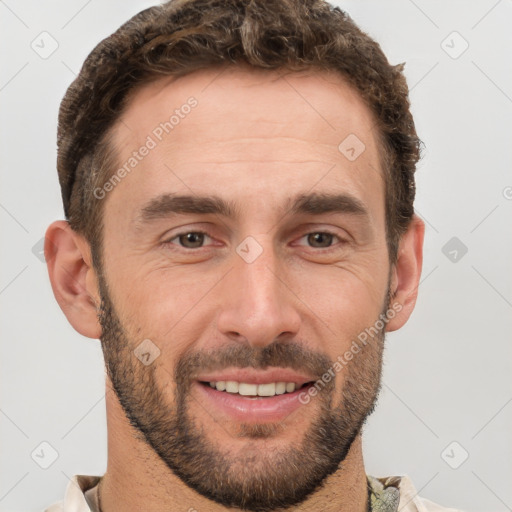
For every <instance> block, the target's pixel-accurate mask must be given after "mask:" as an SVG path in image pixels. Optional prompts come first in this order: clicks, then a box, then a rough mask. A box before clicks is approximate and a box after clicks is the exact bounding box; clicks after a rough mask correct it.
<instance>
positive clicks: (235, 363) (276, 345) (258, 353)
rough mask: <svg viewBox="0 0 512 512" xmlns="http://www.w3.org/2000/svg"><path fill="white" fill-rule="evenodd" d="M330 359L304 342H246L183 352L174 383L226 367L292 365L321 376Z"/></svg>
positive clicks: (290, 366)
mask: <svg viewBox="0 0 512 512" xmlns="http://www.w3.org/2000/svg"><path fill="white" fill-rule="evenodd" d="M333 363H334V362H333V361H332V360H331V359H330V358H329V357H328V356H327V355H325V354H323V353H320V352H317V351H313V350H311V349H309V348H308V347H307V346H306V345H305V344H304V343H297V342H293V343H290V342H285V341H273V342H272V343H271V344H269V345H266V346H265V347H263V348H259V347H251V346H249V345H242V344H236V345H227V346H224V347H220V348H216V349H215V350H214V349H210V350H203V351H196V352H186V353H184V354H183V356H182V357H180V359H179V361H178V363H177V364H176V367H175V370H174V379H175V381H176V382H177V383H181V384H185V383H187V382H191V381H192V380H194V379H195V378H197V377H198V376H199V375H200V374H201V373H209V372H214V371H221V370H224V369H226V368H229V367H236V368H254V369H257V370H266V369H267V368H271V367H279V368H291V369H293V370H295V371H298V372H303V373H306V374H307V375H312V376H314V377H315V379H320V378H321V377H322V375H323V374H324V373H325V372H326V371H328V369H329V368H331V367H332V365H333Z"/></svg>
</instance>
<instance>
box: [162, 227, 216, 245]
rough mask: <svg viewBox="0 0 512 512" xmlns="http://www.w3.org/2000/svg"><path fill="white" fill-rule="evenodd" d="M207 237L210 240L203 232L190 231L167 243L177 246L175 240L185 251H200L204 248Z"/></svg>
mask: <svg viewBox="0 0 512 512" xmlns="http://www.w3.org/2000/svg"><path fill="white" fill-rule="evenodd" d="M205 237H208V238H209V236H208V235H207V234H206V233H203V232H202V231H188V232H186V233H180V234H178V235H176V236H175V237H174V238H172V239H171V240H169V241H168V242H166V243H168V244H172V245H175V243H174V240H178V245H179V246H181V247H183V248H185V249H199V248H201V247H202V246H203V244H204V241H205Z"/></svg>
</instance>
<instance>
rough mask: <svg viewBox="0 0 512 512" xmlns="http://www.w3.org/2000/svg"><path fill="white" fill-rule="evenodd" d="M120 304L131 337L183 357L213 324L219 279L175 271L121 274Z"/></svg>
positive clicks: (119, 279)
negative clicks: (213, 296)
mask: <svg viewBox="0 0 512 512" xmlns="http://www.w3.org/2000/svg"><path fill="white" fill-rule="evenodd" d="M117 277H118V282H119V283H125V284H124V286H123V285H122V284H121V286H119V287H118V290H121V289H122V290H123V291H122V295H121V294H119V293H118V297H117V301H118V302H116V304H117V303H119V304H121V305H122V311H123V318H124V319H125V322H126V323H125V325H126V328H127V329H129V332H130V334H131V335H133V336H135V337H137V338H141V339H145V338H149V339H151V340H153V341H154V342H155V343H156V344H157V345H158V346H159V348H160V349H161V351H162V352H163V351H164V350H165V351H168V350H172V352H173V353H180V352H181V351H182V350H185V348H186V347H187V346H188V344H189V342H190V340H197V339H199V337H200V336H199V335H200V334H201V333H202V334H203V335H204V331H205V329H206V328H207V327H208V326H209V325H210V324H211V322H210V320H211V318H210V317H209V316H208V304H209V303H210V305H211V296H210V297H209V292H211V291H212V290H213V288H214V287H215V283H216V282H217V281H218V279H219V276H218V273H216V274H215V275H212V274H208V275H201V277H200V278H198V272H197V269H196V270H193V271H192V270H191V272H176V271H174V272H173V269H166V270H159V271H157V270H155V271H151V272H149V273H147V274H144V273H143V272H142V271H140V272H138V273H135V272H132V273H127V272H124V273H123V274H119V275H118V276H117Z"/></svg>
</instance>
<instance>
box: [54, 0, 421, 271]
mask: <svg viewBox="0 0 512 512" xmlns="http://www.w3.org/2000/svg"><path fill="white" fill-rule="evenodd" d="M237 64H239V65H240V64H248V65H249V66H252V67H254V68H262V69H267V70H274V69H287V70H291V71H294V70H297V71H301V70H307V69H311V68H315V69H321V70H322V69H324V70H327V71H333V70H334V71H336V72H338V73H339V74H341V75H342V76H343V77H344V78H345V79H346V80H347V81H348V82H349V83H350V84H351V85H352V87H354V88H355V90H357V91H358V93H359V95H360V96H361V98H362V99H363V100H364V102H365V104H366V105H367V106H368V108H369V109H370V111H371V112H372V113H373V115H374V117H375V119H376V122H377V125H376V126H377V131H378V134H379V137H378V138H379V145H380V148H381V155H380V157H381V165H382V167H383V172H384V177H385V208H386V240H387V246H388V253H389V257H390V261H391V262H392V263H394V262H395V261H396V258H397V252H398V246H399V242H400V238H401V236H402V235H403V233H404V232H405V231H406V229H407V227H408V225H409V223H410V221H411V219H412V216H413V214H414V208H413V202H414V196H415V180H414V172H415V168H416V163H417V162H418V160H419V158H420V147H421V141H420V140H419V139H418V137H417V135H416V130H415V126H414V121H413V118H412V115H411V112H410V103H409V99H408V93H409V91H408V87H407V83H406V79H405V77H404V75H403V67H404V64H398V65H391V64H389V62H388V60H387V58H386V56H385V55H384V53H383V52H382V50H381V48H380V46H379V44H378V43H376V42H375V41H374V40H373V39H371V38H370V37H369V36H368V35H367V34H366V33H364V32H363V31H362V30H361V29H359V28H358V27H357V25H356V24H355V23H354V22H353V21H352V19H351V18H350V17H349V16H348V15H347V14H346V13H345V12H343V11H342V10H340V9H339V8H338V7H333V6H332V5H330V4H329V3H327V2H325V1H323V0H171V1H169V2H167V3H165V4H163V5H158V6H154V7H151V8H149V9H145V10H143V11H141V12H140V13H138V14H136V15H135V16H134V17H133V18H131V19H130V20H129V21H127V22H126V23H124V24H123V25H122V26H121V27H120V28H119V29H118V30H117V31H116V32H114V33H113V34H112V35H110V36H109V37H107V38H106V39H104V40H103V41H101V42H100V43H99V44H98V45H97V46H96V47H95V48H94V50H93V51H92V52H91V53H90V54H89V56H88V57H87V59H86V60H85V62H84V64H83V67H82V69H81V71H80V74H79V75H78V77H77V78H76V79H75V80H74V82H73V83H72V84H71V85H70V87H69V88H68V90H67V92H66V94H65V96H64V98H63V100H62V103H61V106H60V111H59V123H58V138H57V146H58V156H57V167H58V173H59V181H60V186H61V191H62V200H63V204H64V213H65V216H66V219H67V220H68V222H69V223H70V226H71V227H72V228H73V229H74V230H75V231H77V232H79V233H81V234H83V235H84V236H85V237H86V239H87V240H88V241H89V243H90V244H91V246H92V248H93V255H94V253H95V252H96V253H97V250H98V247H100V246H101V241H102V225H103V224H102V208H101V207H102V201H100V200H99V199H98V198H96V197H95V195H94V193H93V191H94V189H95V188H96V187H97V186H101V183H104V182H105V181H106V180H107V179H108V178H109V176H110V175H111V174H112V173H113V172H114V171H115V157H116V155H115V152H114V151H113V149H112V145H111V143H110V136H109V135H110V129H111V128H112V127H113V126H114V124H115V123H116V121H117V120H118V119H119V117H120V115H121V114H122V112H123V110H124V109H125V108H126V106H127V103H128V100H129V98H130V93H133V91H134V90H136V89H137V88H138V87H140V86H141V85H144V84H147V83H149V82H151V81H153V80H155V79H157V78H159V77H161V76H166V75H167V76H175V77H178V76H183V75H186V74H189V73H192V72H194V71H196V70H200V69H206V68H214V67H220V66H225V65H237ZM94 249H96V251H94ZM95 264H98V265H99V261H98V257H96V259H95Z"/></svg>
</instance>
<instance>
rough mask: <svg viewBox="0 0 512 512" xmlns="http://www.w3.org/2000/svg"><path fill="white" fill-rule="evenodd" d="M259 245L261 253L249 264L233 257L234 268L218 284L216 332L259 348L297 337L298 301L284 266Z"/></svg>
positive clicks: (265, 248)
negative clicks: (219, 303)
mask: <svg viewBox="0 0 512 512" xmlns="http://www.w3.org/2000/svg"><path fill="white" fill-rule="evenodd" d="M260 245H261V246H262V248H263V251H262V253H261V254H260V255H259V256H258V257H257V258H256V259H255V260H254V261H252V262H250V263H249V262H248V261H245V260H244V259H243V258H242V257H240V256H239V255H238V254H234V257H233V262H234V268H233V269H232V270H231V271H230V272H229V273H228V274H227V276H226V279H223V281H222V296H223V297H224V300H223V301H222V303H221V311H220V314H219V317H218V328H219V330H220V331H221V333H222V334H223V335H224V336H226V337H229V338H231V339H233V340H236V341H243V342H245V343H248V344H249V345H252V346H254V347H260V348H263V347H265V346H266V345H269V344H270V343H272V342H273V341H276V340H278V339H282V338H285V337H293V336H295V335H296V334H297V332H298V330H299V326H300V313H299V311H298V309H297V305H298V304H299V303H300V301H299V299H298V298H297V297H296V295H295V294H294V292H293V289H292V287H291V286H290V283H289V279H287V271H286V268H285V265H283V263H284V262H282V261H281V262H280V261H278V259H277V257H276V255H275V253H274V250H273V249H272V247H271V244H270V243H269V244H266V245H265V246H263V244H260Z"/></svg>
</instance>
